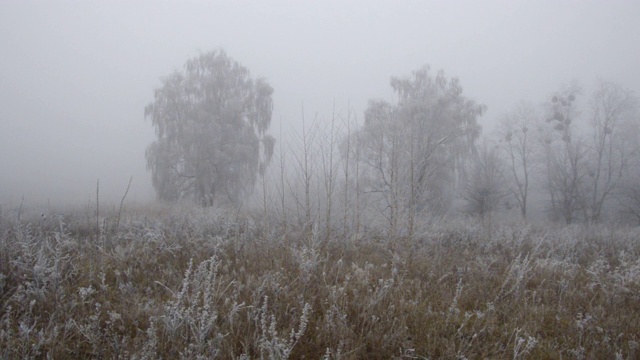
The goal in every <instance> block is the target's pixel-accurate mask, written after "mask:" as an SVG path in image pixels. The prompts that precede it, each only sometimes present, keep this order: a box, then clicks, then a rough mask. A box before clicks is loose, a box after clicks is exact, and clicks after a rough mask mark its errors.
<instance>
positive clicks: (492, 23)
mask: <svg viewBox="0 0 640 360" xmlns="http://www.w3.org/2000/svg"><path fill="white" fill-rule="evenodd" d="M639 20H640V2H639V1H604V0H603V1H512V0H509V1H314V2H311V1H277V2H275V1H228V2H204V1H188V2H183V1H175V2H174V1H86V2H85V1H83V2H77V1H68V2H67V1H11V0H8V1H2V2H0V204H5V205H9V206H11V205H14V206H15V205H17V204H19V203H20V201H21V200H20V199H21V198H22V196H24V198H25V202H29V203H40V204H42V203H45V202H47V201H50V202H52V203H57V204H58V203H59V204H62V203H64V204H68V203H70V204H83V203H86V202H87V201H90V199H93V198H95V191H96V181H97V180H98V179H100V191H101V199H104V200H105V201H111V202H115V201H118V199H119V197H121V196H122V194H123V193H124V190H125V188H126V185H127V182H128V180H129V177H130V176H133V179H134V180H133V185H132V189H131V192H130V195H129V196H130V198H129V199H130V200H132V201H138V202H145V201H150V200H152V199H153V191H152V189H151V181H150V175H149V173H147V171H146V166H145V165H146V164H145V158H144V152H145V148H146V146H147V145H148V144H149V143H150V142H151V141H153V139H154V134H153V128H152V127H151V124H150V122H149V121H145V120H144V117H143V109H144V106H145V105H146V104H147V103H149V102H150V101H151V100H152V97H153V90H154V88H156V87H157V86H158V85H159V84H160V78H161V77H163V76H165V75H167V74H169V73H170V72H171V71H173V70H175V69H180V68H181V67H182V65H183V64H184V62H185V61H186V60H187V59H188V58H190V57H193V56H195V55H197V54H199V53H200V52H206V51H209V50H213V49H218V48H223V49H225V50H226V52H227V54H228V55H229V56H231V57H232V58H234V59H235V60H237V61H239V62H240V63H242V64H243V65H245V66H246V67H247V68H249V69H250V70H251V72H252V74H253V75H254V76H261V77H265V78H266V79H267V80H268V81H269V83H270V84H271V85H272V86H273V87H274V89H275V93H274V104H275V106H274V115H273V123H272V131H271V132H272V133H273V134H274V135H275V136H276V137H278V132H279V130H278V129H279V126H280V119H281V120H282V124H283V127H284V128H285V129H287V128H296V127H298V126H299V124H300V119H301V113H302V111H301V108H302V103H304V108H305V116H306V117H307V118H312V117H314V115H315V114H316V113H317V114H318V116H319V118H320V119H322V118H323V117H325V118H329V117H330V116H331V112H332V108H333V105H334V103H335V107H336V109H338V110H340V111H343V112H344V111H345V110H346V108H347V104H350V105H351V107H352V108H353V109H354V110H355V111H356V114H357V115H358V117H359V118H360V119H361V118H362V112H363V111H364V109H365V107H366V104H367V101H368V100H369V99H372V98H385V99H392V97H393V94H392V92H391V89H390V87H389V79H390V77H391V76H405V75H408V74H409V73H410V72H411V71H412V70H415V69H417V68H418V67H420V66H422V65H424V64H430V65H431V67H432V70H433V71H437V70H439V69H443V70H444V71H445V72H446V74H447V75H448V76H450V77H458V78H459V79H460V81H461V83H462V85H463V87H464V89H465V94H466V95H467V96H468V97H470V98H472V99H474V100H476V101H478V102H480V103H484V104H486V105H487V107H488V112H487V113H486V115H485V116H483V118H482V124H483V126H484V127H485V128H490V127H491V124H492V122H493V121H494V120H495V119H496V118H498V117H499V115H500V114H501V113H503V112H505V111H507V110H509V109H510V108H511V107H512V106H513V105H514V104H515V103H517V102H518V101H519V100H521V99H526V100H530V101H532V102H534V103H539V102H540V101H542V100H544V99H545V97H546V96H548V94H549V93H551V92H552V91H554V90H556V89H557V88H558V87H559V86H560V85H562V84H563V83H567V82H569V81H571V80H573V79H577V80H578V81H580V82H581V83H582V84H583V85H585V86H586V87H588V86H589V85H590V84H591V83H592V82H593V81H594V80H595V79H596V77H598V76H600V77H602V78H604V79H608V80H612V81H614V82H617V83H619V84H621V85H623V86H625V87H628V88H631V89H634V90H637V89H639V88H640V66H638V62H639V60H640V41H638V34H640V21H639Z"/></svg>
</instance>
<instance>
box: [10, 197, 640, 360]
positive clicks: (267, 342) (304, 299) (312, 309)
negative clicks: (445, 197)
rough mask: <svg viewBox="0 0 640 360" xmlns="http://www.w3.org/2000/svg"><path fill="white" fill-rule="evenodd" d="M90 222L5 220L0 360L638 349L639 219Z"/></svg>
mask: <svg viewBox="0 0 640 360" xmlns="http://www.w3.org/2000/svg"><path fill="white" fill-rule="evenodd" d="M94 210H95V209H94ZM99 215H100V216H99V217H96V214H95V213H92V212H91V211H90V210H87V209H85V210H83V211H61V212H58V213H56V212H51V213H48V214H45V216H42V215H41V214H40V213H36V212H35V211H31V212H30V211H29V210H28V209H20V210H19V211H18V210H11V211H9V210H7V209H5V210H4V211H3V212H2V213H1V214H0V358H2V359H74V358H75V359H215V358H217V359H287V358H288V359H636V358H638V356H640V349H638V347H639V344H640V229H639V228H625V227H613V226H604V225H603V226H590V227H587V226H584V225H575V226H568V227H542V226H534V225H525V224H495V225H493V226H491V227H490V228H488V227H487V226H483V225H482V224H480V223H478V222H474V221H471V220H464V221H463V220H455V219H437V220H436V219H432V220H428V221H424V222H423V223H422V224H421V227H420V228H419V230H417V231H416V232H415V235H413V236H412V238H403V237H398V238H393V239H392V238H389V237H388V236H385V234H384V232H382V231H380V230H375V229H362V230H360V231H359V232H357V233H355V232H353V231H347V230H346V229H342V228H339V229H332V230H331V231H328V229H326V228H323V227H322V226H320V225H317V224H302V225H300V224H291V223H289V224H285V223H281V222H278V221H275V220H273V219H269V218H268V217H266V218H265V217H264V216H259V215H255V216H246V215H243V216H241V215H237V214H235V213H234V212H229V211H221V210H211V209H202V208H197V207H189V206H174V207H160V206H158V207H154V208H146V209H142V208H139V209H129V210H126V211H124V212H123V213H122V214H120V213H119V212H118V211H115V210H114V211H110V212H107V211H105V213H104V214H99Z"/></svg>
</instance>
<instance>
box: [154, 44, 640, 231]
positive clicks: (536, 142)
mask: <svg viewBox="0 0 640 360" xmlns="http://www.w3.org/2000/svg"><path fill="white" fill-rule="evenodd" d="M391 86H392V88H393V90H394V93H395V100H394V101H392V102H389V101H384V100H371V101H370V102H369V104H368V106H367V108H366V109H365V111H364V118H363V121H362V122H361V123H360V122H358V121H357V115H356V114H355V112H354V111H353V110H352V109H351V108H348V109H347V110H346V112H340V111H338V112H334V113H333V114H332V116H331V118H330V119H317V118H316V119H314V120H313V121H311V122H309V121H305V119H304V113H303V114H302V119H301V120H302V123H303V130H302V133H296V134H293V137H294V138H293V140H292V141H289V142H288V143H282V142H281V143H280V144H279V146H278V147H277V151H276V146H275V139H274V138H273V136H271V135H269V133H268V132H269V128H270V124H271V115H272V107H273V104H272V98H271V95H272V93H273V89H272V88H271V86H270V85H269V84H268V83H267V82H266V81H265V80H263V79H259V78H258V79H253V78H251V76H250V74H249V71H248V70H247V69H246V68H244V67H243V66H242V65H240V64H239V63H237V62H236V61H235V60H233V59H231V58H229V57H228V56H227V55H226V53H225V52H224V51H222V50H219V51H213V52H209V53H206V54H202V55H199V56H197V57H195V58H193V59H191V60H189V61H187V63H186V64H185V67H184V69H183V70H182V71H176V72H174V73H173V74H171V75H169V76H168V77H166V78H164V79H163V80H162V86H161V87H160V88H158V89H156V91H155V95H154V101H153V102H152V103H150V104H149V105H147V107H146V108H145V116H146V117H147V118H149V119H151V121H152V124H153V126H154V127H155V130H156V135H157V139H156V141H154V142H153V143H152V144H151V145H150V146H149V148H148V149H147V154H146V158H147V165H148V168H149V169H150V170H151V173H152V179H153V185H154V188H155V190H156V193H157V195H158V198H159V199H160V200H163V201H178V200H183V199H190V200H191V201H194V202H196V203H198V204H201V205H203V206H218V205H233V206H236V207H237V206H239V205H240V204H242V203H246V202H247V201H249V200H252V199H256V198H259V199H260V200H259V201H258V202H257V203H260V205H261V207H262V210H263V211H264V215H265V216H267V217H270V218H277V219H278V220H279V221H280V223H282V224H285V225H286V224H287V223H290V222H292V221H294V222H299V223H300V224H303V225H305V224H306V225H307V226H312V225H317V224H319V223H323V224H325V228H326V229H328V230H327V231H331V230H329V229H341V231H343V232H344V234H345V235H349V234H358V233H359V232H360V231H361V229H364V228H367V227H370V226H380V225H382V224H384V228H385V229H386V230H387V231H388V233H389V234H390V235H391V236H392V237H397V236H408V237H411V236H413V235H414V234H415V232H416V231H417V228H418V226H419V224H422V223H424V221H423V220H425V219H428V218H433V217H434V216H435V217H438V216H439V217H442V216H449V215H451V214H468V215H469V216H477V217H478V218H479V219H480V220H482V221H483V222H484V221H488V222H491V221H492V219H493V218H494V217H496V216H502V215H504V213H507V212H508V213H511V212H513V211H511V210H517V213H518V214H519V217H520V218H521V219H522V220H524V221H527V220H528V219H529V218H530V214H531V211H532V210H535V211H536V212H537V213H541V212H542V213H544V214H545V215H546V218H547V219H549V220H552V221H562V222H564V223H566V224H571V223H576V222H581V223H597V222H601V221H605V220H606V221H611V220H624V221H637V222H638V223H640V135H639V130H640V117H639V116H638V112H637V106H638V100H637V97H636V96H635V94H634V93H633V92H632V91H630V90H628V89H624V88H623V87H621V86H620V85H618V84H615V83H612V82H609V81H605V80H598V81H597V82H596V87H595V90H594V91H593V93H592V94H590V95H589V96H585V95H584V94H583V90H582V88H581V87H580V86H579V85H577V84H575V83H574V84H570V85H569V86H565V87H563V88H560V89H559V90H558V91H556V92H554V93H552V94H550V95H549V97H548V98H547V99H545V100H544V102H543V104H542V105H541V106H539V107H537V106H534V105H532V104H531V103H529V102H525V101H523V102H521V103H519V104H517V105H516V106H514V108H513V110H511V111H510V112H508V113H506V114H503V115H502V116H501V118H500V123H499V126H498V128H497V130H496V131H494V132H493V133H491V134H485V135H482V129H481V127H480V125H479V124H478V120H479V118H480V117H481V116H482V115H483V113H484V112H485V106H484V105H481V104H479V103H476V102H475V101H474V100H472V99H469V98H468V97H466V96H465V95H463V89H462V86H461V84H460V82H459V81H458V80H457V79H455V78H453V79H451V78H447V77H446V76H445V75H444V73H443V72H442V71H440V72H437V73H435V74H432V73H431V71H430V69H429V67H426V66H425V67H422V68H420V69H418V70H416V71H414V72H412V73H411V74H410V75H409V76H407V77H393V78H391ZM281 138H282V134H281ZM281 140H282V139H281ZM276 154H277V156H275V159H276V163H277V166H276V167H271V169H270V170H269V169H268V168H267V167H268V165H269V164H270V163H271V162H272V160H273V158H274V155H276ZM258 181H260V182H261V185H262V186H261V187H260V188H259V191H257V192H256V191H254V190H255V185H256V183H257V182H258ZM252 194H253V195H256V194H258V195H257V196H249V195H252ZM541 199H543V200H542V201H541Z"/></svg>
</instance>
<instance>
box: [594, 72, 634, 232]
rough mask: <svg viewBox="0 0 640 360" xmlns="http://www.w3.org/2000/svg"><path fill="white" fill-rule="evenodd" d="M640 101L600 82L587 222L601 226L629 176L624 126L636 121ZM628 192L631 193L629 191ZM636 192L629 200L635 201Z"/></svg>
mask: <svg viewBox="0 0 640 360" xmlns="http://www.w3.org/2000/svg"><path fill="white" fill-rule="evenodd" d="M636 105H637V100H636V98H635V96H634V95H633V93H632V92H631V91H630V90H626V89H624V88H622V87H621V86H620V85H617V84H615V83H612V82H609V81H604V80H598V81H597V84H596V90H595V92H594V93H593V96H592V98H591V118H590V120H591V121H590V125H591V135H592V142H591V144H590V149H589V150H590V156H589V168H588V174H589V177H588V180H587V182H588V185H589V187H588V191H589V194H588V195H589V196H588V201H589V204H588V207H587V210H588V214H587V216H588V220H589V221H591V222H598V221H600V219H601V217H602V211H603V207H604V205H605V202H606V201H607V200H608V199H610V198H611V195H612V194H613V193H614V191H615V190H616V188H617V187H618V186H619V185H620V181H621V179H622V178H623V177H624V176H625V175H626V174H627V172H628V169H629V165H630V164H629V161H630V160H631V159H630V158H631V156H632V155H633V152H634V149H633V144H632V143H630V142H629V141H628V135H627V134H626V133H625V131H626V130H627V129H628V127H626V126H624V123H625V122H629V121H632V120H635V116H634V115H635V108H636ZM627 192H628V190H627ZM633 195H634V194H633V192H630V193H629V196H631V197H632V198H633Z"/></svg>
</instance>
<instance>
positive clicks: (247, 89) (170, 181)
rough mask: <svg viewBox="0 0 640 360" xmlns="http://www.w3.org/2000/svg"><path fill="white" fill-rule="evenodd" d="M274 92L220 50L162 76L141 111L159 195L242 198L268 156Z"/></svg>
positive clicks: (206, 201) (207, 201)
mask: <svg viewBox="0 0 640 360" xmlns="http://www.w3.org/2000/svg"><path fill="white" fill-rule="evenodd" d="M272 93H273V88H272V87H271V86H270V85H269V84H268V83H267V82H266V81H265V80H263V79H253V78H251V76H250V73H249V70H248V69H247V68H245V67H244V66H242V65H241V64H239V63H238V62H236V61H235V60H233V59H231V58H230V57H228V56H227V54H226V53H225V52H224V51H222V50H218V51H212V52H208V53H204V54H201V55H199V56H196V57H194V58H192V59H190V60H188V61H187V62H186V64H185V66H184V69H183V70H182V71H175V72H173V73H172V74H170V75H169V76H167V77H166V78H164V79H163V80H162V86H161V87H159V88H157V89H156V90H155V93H154V100H153V102H151V103H150V104H148V105H147V106H146V107H145V111H144V114H145V118H149V119H151V122H152V124H153V126H154V128H155V132H156V136H157V139H156V140H155V141H154V142H153V143H152V144H151V145H149V147H148V148H147V152H146V159H147V168H148V169H149V170H151V173H152V182H153V186H154V188H155V190H156V194H157V196H158V198H159V199H160V200H164V201H177V200H180V199H191V200H193V201H195V202H197V203H199V204H201V205H203V206H212V205H214V203H215V202H216V201H224V202H227V203H232V204H237V203H239V202H240V201H241V199H242V197H243V195H244V194H246V193H247V192H249V191H251V189H252V187H253V185H254V184H255V181H256V180H257V177H258V175H259V174H262V173H264V170H265V168H266V166H267V165H268V164H269V162H270V160H271V156H272V154H273V148H274V145H275V139H274V138H273V137H272V136H270V135H268V134H267V133H266V132H267V130H268V129H269V126H270V124H271V114H272V108H273V102H272V98H271V95H272Z"/></svg>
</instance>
